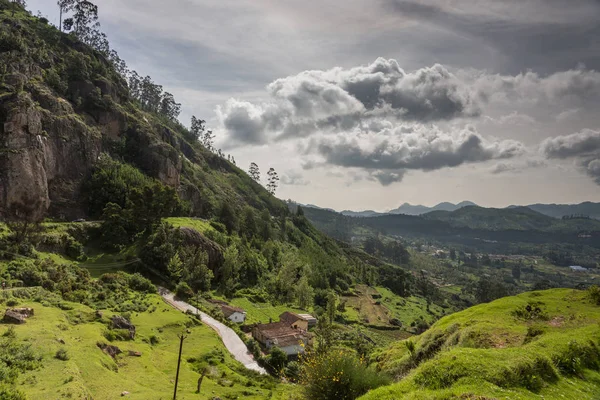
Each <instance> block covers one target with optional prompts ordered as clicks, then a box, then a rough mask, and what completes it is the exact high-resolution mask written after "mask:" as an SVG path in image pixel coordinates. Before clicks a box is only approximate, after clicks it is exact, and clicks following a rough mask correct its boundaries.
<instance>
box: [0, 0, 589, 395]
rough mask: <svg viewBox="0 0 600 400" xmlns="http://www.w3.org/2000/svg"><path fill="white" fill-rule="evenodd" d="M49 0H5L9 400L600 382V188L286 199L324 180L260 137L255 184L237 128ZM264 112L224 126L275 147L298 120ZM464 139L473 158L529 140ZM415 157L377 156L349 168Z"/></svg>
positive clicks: (566, 388)
mask: <svg viewBox="0 0 600 400" xmlns="http://www.w3.org/2000/svg"><path fill="white" fill-rule="evenodd" d="M57 6H58V9H59V11H60V22H59V23H58V26H56V24H54V23H53V22H52V21H51V20H49V19H48V18H46V17H44V16H43V15H42V14H41V13H38V14H37V15H34V14H33V13H31V12H30V11H27V9H26V5H25V2H24V1H22V0H19V1H9V0H0V283H1V285H2V286H1V288H0V306H1V307H0V313H1V317H0V319H1V321H0V399H2V400H4V399H6V400H27V399H29V400H41V399H81V400H89V399H99V400H103V399H106V400H109V399H115V398H131V399H140V400H141V399H144V400H154V399H156V400H158V399H170V398H172V397H176V398H177V399H207V400H221V399H231V400H232V399H273V400H277V399H286V400H355V399H359V398H360V399H364V400H371V399H382V400H383V399H432V400H434V399H439V400H442V399H453V398H460V399H482V400H483V399H485V400H495V399H507V400H508V399H540V398H545V399H564V398H580V399H594V398H596V397H597V393H599V390H600V389H599V388H600V336H599V334H598V326H599V325H598V324H600V289H599V288H598V285H599V282H600V266H599V264H598V261H599V260H600V220H599V219H598V217H599V214H598V204H597V203H591V202H585V203H581V204H578V205H555V204H534V205H530V206H526V207H521V206H511V207H507V208H502V209H495V208H486V207H481V206H477V205H476V204H475V203H472V202H463V203H459V204H452V203H447V202H444V203H440V204H438V205H437V206H435V207H433V208H430V207H425V206H414V205H410V204H404V205H402V206H401V207H400V208H398V209H396V210H392V211H390V212H389V213H378V212H375V211H364V212H351V211H344V212H341V213H338V212H336V211H334V210H332V209H323V208H319V207H317V206H304V205H300V204H298V203H296V202H294V201H291V200H288V201H283V200H282V199H281V197H283V196H282V195H281V193H282V192H283V191H278V190H281V188H280V187H279V185H280V183H281V184H282V185H286V184H287V185H289V186H294V185H296V186H309V185H310V182H308V181H303V180H302V179H301V178H298V177H296V178H298V179H294V175H293V174H291V173H290V172H289V171H285V172H284V171H280V172H281V174H282V175H281V180H280V177H279V174H278V172H277V171H276V170H275V168H279V165H281V164H277V163H272V162H271V160H270V159H269V158H270V157H274V156H273V155H269V157H264V154H262V153H259V152H257V154H261V157H264V159H260V160H258V161H261V163H260V164H261V166H262V168H263V171H262V175H261V170H260V168H259V166H258V164H257V163H255V162H254V161H252V162H251V163H250V166H249V168H247V169H246V166H243V167H242V166H239V165H238V164H237V162H236V159H235V157H234V156H233V155H232V154H227V153H225V152H224V151H223V150H222V149H221V148H219V146H220V145H221V144H223V146H222V147H223V149H225V151H229V150H230V149H233V148H234V147H235V146H230V145H231V144H232V143H233V144H239V143H237V142H235V140H230V141H229V142H227V139H223V138H219V139H215V136H216V135H217V133H222V131H219V128H217V127H215V128H214V129H215V132H213V130H212V129H213V128H211V127H210V126H208V124H210V122H209V123H207V122H206V121H205V120H203V119H201V118H197V117H196V116H195V115H190V116H191V118H189V124H184V123H182V115H185V116H186V117H187V114H186V113H188V114H189V112H190V110H191V109H192V106H193V105H190V106H187V105H184V106H182V104H180V103H178V102H177V101H176V100H175V96H174V95H173V94H171V93H170V92H168V91H166V90H165V89H164V88H163V86H162V85H159V84H158V83H155V82H154V81H153V80H152V78H151V77H150V76H143V75H140V73H138V72H136V71H135V70H133V69H132V66H129V65H127V63H125V61H124V60H123V59H121V57H120V56H119V54H118V53H117V52H116V50H115V49H113V48H112V47H111V46H112V45H111V43H110V42H109V41H108V37H107V36H106V34H104V33H103V32H102V31H101V30H100V24H99V19H100V18H99V16H98V15H99V14H98V10H99V7H98V6H97V5H95V4H94V3H92V2H90V1H83V0H72V1H71V0H62V1H59V2H58V4H57ZM102 7H104V5H101V7H100V9H101V10H102ZM63 13H65V16H66V17H68V18H66V19H64V20H63ZM170 61H171V60H170ZM384 62H386V60H384V59H378V61H377V63H384ZM394 63H395V61H394ZM136 64H137V65H139V64H142V63H140V61H139V60H138V61H137V62H136ZM375 66H376V67H377V71H375V72H373V71H372V72H373V74H372V75H373V76H383V75H385V73H389V72H390V71H392V70H394V71H396V69H397V72H398V74H400V72H401V74H400V75H402V77H405V76H408V75H406V74H405V72H404V71H401V70H400V69H399V67H398V68H395V67H394V68H391V69H390V68H387V69H386V68H383V67H384V65H383V64H382V65H379V64H377V65H375ZM392 67H393V65H392ZM396 67H397V64H396ZM440 68H442V67H441V66H439V65H438V66H436V67H434V68H433V69H432V70H431V71H437V72H440ZM388 69H389V70H390V71H387V70H388ZM336 71H337V70H336ZM340 71H341V70H340ZM353 71H354V70H353ZM385 71H387V72H385ZM431 71H429V70H428V72H427V73H431ZM317 72H318V71H317ZM317 72H314V73H312V74H305V75H306V76H312V75H314V74H317ZM338 72H339V71H338ZM442 72H443V71H442ZM173 73H175V72H173ZM336 74H337V72H336ZM336 74H333V73H332V76H333V75H336ZM342 75H343V74H342V73H341V72H340V76H342ZM336 76H337V75H336ZM440 76H441V77H442V78H443V77H444V76H446V74H444V73H441V75H440ZM442 78H436V79H431V81H432V82H437V81H439V79H442ZM394 79H396V78H394ZM397 79H400V78H397ZM418 81H423V82H425V81H428V80H427V79H419V80H418ZM278 84H282V81H276V82H275V83H274V84H271V85H269V88H270V89H269V90H273V91H274V92H277V90H279V89H277V88H278ZM328 85H330V86H331V87H335V88H336V89H335V90H333V89H332V90H328V91H327V93H328V96H330V97H331V96H333V95H332V93H333V94H335V93H339V92H340V91H341V90H342V88H341V86H340V87H338V86H335V85H334V83H332V82H329V83H328ZM299 86H302V87H304V86H306V87H308V88H312V87H313V86H310V85H299ZM359 86H360V85H359ZM351 88H352V85H350V84H349V85H347V87H345V89H344V90H346V89H347V90H350V91H352V90H351ZM330 89H331V88H330ZM286 90H289V88H288V89H286ZM311 90H312V89H311ZM311 90H308V92H311ZM358 91H359V92H360V90H358ZM284 92H285V93H287V92H286V91H285V90H282V93H284ZM317 92H318V91H317ZM425 92H426V91H425ZM442 92H444V90H441V89H439V88H438V89H436V90H433V91H432V93H437V94H439V93H442ZM353 93H354V92H353ZM415 93H416V92H415ZM419 93H420V92H419ZM354 95H357V96H358V94H357V93H354ZM348 96H349V97H352V96H351V95H350V94H348ZM415 96H416V95H415V94H414V93H412V94H410V95H409V96H405V97H406V98H411V99H412V98H413V97H415ZM405 97H402V96H400V98H405ZM417 97H418V96H417ZM458 97H460V96H458ZM352 98H353V99H354V100H353V101H352V104H354V105H355V106H356V107H358V105H357V104H358V100H357V99H356V98H354V97H352ZM294 99H295V102H291V103H293V104H295V105H298V104H304V103H303V102H302V101H300V100H298V99H297V98H294ZM411 101H412V102H414V101H416V100H414V99H413V100H411ZM249 104H251V103H248V102H242V101H237V102H235V101H232V102H229V103H228V107H230V106H231V107H233V106H237V107H241V108H243V107H247V106H248V105H249ZM306 104H312V103H311V102H310V101H309V102H307V103H306ZM424 104H426V106H423V107H421V106H419V107H417V108H416V111H418V112H425V110H428V109H429V108H431V107H433V106H434V105H436V104H437V105H439V104H445V102H443V101H442V102H441V103H438V102H436V101H434V102H433V103H432V102H431V101H429V100H428V101H426V102H424ZM387 106H390V107H391V105H389V104H388V105H386V107H387ZM412 106H414V104H412V105H410V107H409V108H408V109H406V108H401V109H399V110H397V111H398V117H399V118H400V117H404V116H407V117H408V114H407V113H409V114H410V112H411V107H412ZM270 107H271V108H269V110H270V111H274V110H276V106H275V105H271V106H270ZM361 107H363V108H364V105H361V106H360V107H359V108H360V109H362V108H361ZM415 107H416V106H415ZM314 108H315V110H317V109H321V108H323V107H317V106H315V107H314ZM421 108H423V110H421ZM323 109H324V110H326V109H327V107H325V108H323ZM461 109H462V108H461ZM182 110H183V111H182ZM219 110H221V111H219V112H222V113H223V114H222V116H224V115H225V114H226V113H227V112H226V111H227V110H226V109H225V108H223V109H219ZM256 110H258V108H257V109H256ZM256 110H254V114H252V117H253V118H256V119H255V120H242V122H240V123H234V122H231V121H230V123H229V125H227V124H225V125H227V128H228V129H234V128H239V129H242V128H244V129H246V128H248V127H254V129H256V131H253V132H250V134H249V136H251V139H252V140H254V141H255V142H254V143H253V144H252V145H259V147H260V146H262V147H264V148H266V147H268V146H266V144H267V143H266V142H264V143H263V142H262V140H265V139H264V138H263V136H261V134H259V133H260V132H258V131H259V130H260V129H259V128H261V127H262V128H264V129H266V127H267V126H268V127H269V129H270V128H271V127H281V125H282V124H283V123H284V122H282V121H284V120H286V118H292V114H293V113H291V111H289V110H287V109H286V110H287V111H286V113H287V114H285V116H284V117H282V118H281V119H280V120H277V123H275V122H273V121H271V122H270V123H267V122H266V119H267V117H269V116H268V115H263V116H261V117H260V118H259V117H258V116H257V115H258V114H259V113H258V111H256ZM315 110H312V111H311V112H308V111H307V112H306V113H300V114H299V115H302V116H303V118H304V117H307V116H308V115H309V114H311V113H312V112H316V111H315ZM385 110H386V108H385V107H383V108H382V112H383V111H385ZM238 111H239V110H238ZM322 111H323V110H320V111H319V112H322ZM371 111H373V110H371ZM371 111H369V112H371ZM412 111H413V112H414V111H415V109H413V110H412ZM255 114H256V115H255ZM239 115H243V113H241V114H239ZM239 115H238V116H239ZM447 117H448V116H445V117H442V118H447ZM472 117H475V114H473V115H472ZM261 118H262V119H261ZM325 120H327V121H329V119H325ZM325 120H324V121H325ZM333 120H337V119H336V118H333V119H331V121H333ZM341 120H344V121H345V118H343V119H341ZM257 121H258V122H257ZM221 122H223V121H221ZM223 123H224V122H223ZM321 123H324V122H323V121H319V123H318V124H315V129H316V127H317V126H320V124H321ZM188 125H189V126H188ZM386 126H387V125H386ZM221 128H222V127H221ZM273 129H274V128H273ZM290 129H291V131H293V132H296V133H297V134H299V135H300V134H301V133H302V131H303V129H305V128H304V126H303V125H302V124H301V125H298V126H295V125H294V126H291V128H290ZM386 129H387V128H386ZM470 129H471V128H469V132H471V134H472V131H471V130H470ZM432 131H435V130H432ZM407 132H408V131H407ZM407 132H404V133H407ZM407 134H408V133H407ZM461 135H463V134H461ZM469 135H470V134H469ZM284 136H285V135H283V134H281V136H280V138H281V140H283V139H285V138H284ZM459 136H460V135H459ZM463 136H464V135H463ZM461 137H462V136H461ZM469 137H470V139H469V140H468V141H467V142H465V143H466V144H469V145H470V146H475V147H469V148H468V149H467V150H469V151H467V153H468V156H469V157H467V158H468V159H467V160H466V161H465V162H467V161H468V162H469V163H471V162H476V161H480V160H481V159H482V158H485V157H490V158H489V159H486V160H485V161H492V160H493V159H505V158H507V157H509V156H512V155H513V154H517V153H519V151H520V149H521V147H520V146H516V145H515V144H514V143H513V142H507V143H504V142H503V143H501V144H493V145H492V144H490V145H488V143H487V142H485V141H484V140H483V139H480V138H479V137H478V136H469ZM473 138H474V139H473ZM238 139H239V138H238ZM417 142H418V143H421V144H422V143H429V144H431V143H434V144H435V143H438V142H441V144H440V146H446V145H448V143H449V142H448V140H441V141H439V140H421V141H418V140H417V141H415V143H417ZM436 145H437V144H436ZM508 145H511V146H512V147H511V149H512V150H511V149H508V150H506V149H505V150H506V151H504V150H503V151H502V152H500V153H498V154H496V155H494V154H495V153H494V152H498V151H499V149H500V148H501V147H503V146H508ZM249 146H250V145H249ZM448 146H450V145H448ZM478 146H479V147H481V148H479V147H478ZM515 146H516V147H515ZM315 147H318V148H319V149H320V150H319V151H323V152H325V151H327V152H330V151H333V148H330V147H328V146H327V145H326V144H324V143H320V144H319V145H318V146H315ZM341 147H344V146H341ZM409 147H410V146H409ZM450 147H452V146H450ZM509 147H510V146H509ZM513 147H514V148H513ZM459 148H460V149H462V148H463V147H462V146H460V147H459ZM299 149H300V147H298V148H297V149H296V150H299ZM403 149H404V147H403ZM263 150H264V149H263ZM438 150H439V149H437V150H436V149H432V150H431V151H424V152H423V154H435V153H436V151H438ZM442 150H444V149H442ZM232 151H233V150H232ZM406 151H409V150H406ZM452 151H454V150H453V148H450V150H448V149H445V150H444V151H443V152H442V153H444V152H446V153H447V152H452ZM298 152H299V153H301V151H298ZM404 152H405V150H402V149H401V151H400V150H399V151H398V152H397V153H398V154H403V153H404ZM409 152H410V151H409ZM456 152H457V154H458V150H457V151H456ZM359 153H360V152H356V154H359ZM384 153H386V152H384V151H382V154H384ZM418 153H419V152H418V151H416V152H415V154H418ZM350 154H351V155H354V156H356V154H355V152H350ZM361 154H362V153H361ZM444 154H445V153H444ZM457 154H454V155H452V156H451V157H446V158H448V159H450V160H451V163H450V164H449V165H447V166H445V167H447V168H450V167H455V166H457V165H456V164H461V163H460V162H456V161H452V160H454V159H455V157H456V156H457ZM519 154H520V153H519ZM458 155H460V154H458ZM332 160H335V158H332ZM303 161H306V164H304V163H303V166H306V169H307V170H309V169H311V168H310V160H308V159H307V160H303ZM430 161H431V160H430ZM406 163H407V161H406V160H404V161H403V162H402V163H401V165H405V164H406ZM271 165H273V166H271ZM371 165H379V161H377V162H375V163H374V164H371ZM427 165H430V164H427ZM594 165H595V164H594ZM265 166H266V168H265ZM590 166H593V165H592V162H591V161H590ZM402 168H404V167H402ZM406 168H408V167H406ZM428 168H430V167H428V166H423V167H422V168H420V169H422V170H423V171H429V169H428ZM440 168H441V167H440ZM417 169H419V168H417ZM434 169H435V168H434ZM423 171H421V172H423ZM590 171H591V170H590ZM328 172H329V171H328ZM388 172H389V171H388ZM406 172H407V171H405V170H404V169H398V168H395V169H394V170H393V172H389V173H382V172H381V171H374V170H373V168H372V167H369V169H368V174H371V175H367V176H361V175H355V176H354V182H355V183H356V182H359V181H369V182H372V183H374V184H375V181H378V182H379V183H381V184H382V185H384V186H385V185H389V184H391V183H393V181H395V180H398V179H400V180H401V179H402V178H403V176H404V174H405V173H406ZM592 172H593V171H592ZM333 174H334V172H332V175H331V176H329V175H327V174H326V175H327V176H328V177H329V178H331V177H332V176H333ZM396 183H399V181H397V182H396ZM356 184H358V183H356ZM283 193H285V192H283ZM334 194H335V193H333V192H332V196H333V195H334ZM278 196H279V197H278ZM174 392H176V395H174Z"/></svg>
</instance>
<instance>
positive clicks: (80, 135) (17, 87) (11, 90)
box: [0, 4, 193, 220]
mask: <svg viewBox="0 0 600 400" xmlns="http://www.w3.org/2000/svg"><path fill="white" fill-rule="evenodd" d="M1 8H2V5H1V4H0V9H1ZM40 30H41V31H42V32H40ZM40 33H42V34H43V35H41V34H40ZM0 65H2V67H1V68H2V70H0V215H1V216H2V217H5V218H6V217H9V216H14V215H17V216H21V217H23V216H27V217H28V218H31V219H35V220H38V219H40V218H42V217H43V216H44V215H46V214H47V213H48V212H50V214H51V215H53V216H55V217H61V216H62V217H64V218H75V217H80V216H84V215H85V206H84V204H83V202H82V198H81V193H80V191H81V184H82V182H83V181H84V179H85V178H86V176H88V174H89V172H90V168H92V167H93V165H94V162H95V161H96V160H97V159H98V157H99V155H100V154H101V153H102V152H113V151H114V149H115V147H118V145H119V144H121V145H128V147H129V149H126V151H127V155H126V158H128V159H129V160H128V161H131V162H134V163H135V164H136V165H137V166H138V167H139V168H140V169H142V170H143V171H144V172H146V173H147V174H149V175H151V176H153V177H155V178H157V179H159V180H161V181H162V182H163V183H165V184H167V185H170V186H172V187H176V188H179V186H180V183H181V182H180V176H181V170H182V157H181V156H180V147H182V146H181V143H180V142H181V140H180V139H179V138H178V137H177V135H176V134H175V133H173V132H171V131H170V129H169V128H168V127H165V126H164V124H162V123H161V122H160V121H157V119H156V117H155V116H152V115H145V113H144V112H143V111H141V110H140V109H139V108H138V107H136V105H135V104H134V103H133V102H132V101H131V99H130V96H129V93H128V89H127V86H126V83H125V81H124V80H123V79H122V78H121V77H120V76H119V75H118V74H116V73H115V72H114V70H113V69H112V66H111V65H110V63H109V62H108V61H107V60H106V59H105V58H104V57H103V56H102V55H101V54H100V53H98V52H95V51H93V50H92V49H90V48H88V47H86V46H83V45H81V44H80V43H78V42H77V41H76V39H74V38H73V37H71V36H69V35H65V34H62V33H60V32H58V31H57V30H56V29H55V28H53V27H51V26H48V25H45V24H44V23H43V22H40V21H39V20H37V18H35V17H31V16H26V17H25V18H21V19H19V18H8V17H4V18H3V20H2V21H0ZM188 192H189V193H192V194H193V190H191V191H190V189H189V188H182V193H184V194H185V193H188ZM191 197H193V196H192V195H191Z"/></svg>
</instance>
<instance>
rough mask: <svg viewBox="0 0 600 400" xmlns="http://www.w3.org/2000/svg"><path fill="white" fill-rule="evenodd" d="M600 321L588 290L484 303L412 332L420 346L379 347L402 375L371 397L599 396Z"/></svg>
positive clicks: (392, 370) (384, 360) (383, 359)
mask: <svg viewBox="0 0 600 400" xmlns="http://www.w3.org/2000/svg"><path fill="white" fill-rule="evenodd" d="M528 307H530V308H528ZM529 310H531V311H529ZM599 323H600V307H599V306H598V305H595V304H593V303H592V301H591V299H590V297H589V295H588V293H587V292H585V291H577V290H570V289H553V290H548V291H541V292H530V293H525V294H521V295H518V296H514V297H507V298H503V299H500V300H496V301H494V302H492V303H489V304H482V305H478V306H475V307H472V308H469V309H467V310H464V311H461V312H459V313H456V314H453V315H450V316H447V317H445V318H443V319H441V320H440V321H438V322H437V323H436V324H434V325H433V326H432V328H431V329H430V330H428V331H427V332H425V333H424V334H422V335H421V336H418V337H415V338H412V339H410V340H409V341H410V343H412V344H414V349H412V352H411V350H409V348H410V347H411V346H410V345H407V343H409V342H408V341H403V342H398V343H395V344H394V345H392V346H390V347H389V348H387V349H385V350H381V351H379V352H377V354H375V355H374V356H373V360H374V362H375V364H376V366H377V368H379V369H381V370H383V371H385V372H387V373H389V374H392V375H393V376H395V377H396V378H397V379H398V380H399V382H398V383H396V384H394V385H392V386H388V387H384V388H380V389H378V390H375V391H373V392H372V393H369V394H367V395H366V396H364V397H363V399H364V400H372V399H377V400H386V399H451V398H464V399H541V398H545V399H565V398H568V399H573V398H578V399H596V398H597V396H598V393H600V373H599V371H600V349H599V345H600V329H599V325H598V324H599Z"/></svg>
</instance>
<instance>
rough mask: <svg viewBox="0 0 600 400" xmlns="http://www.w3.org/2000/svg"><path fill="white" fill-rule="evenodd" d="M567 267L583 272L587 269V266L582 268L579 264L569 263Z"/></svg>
mask: <svg viewBox="0 0 600 400" xmlns="http://www.w3.org/2000/svg"><path fill="white" fill-rule="evenodd" d="M569 268H571V270H573V271H576V272H585V271H587V268H584V267H582V266H581V265H571V266H570V267H569Z"/></svg>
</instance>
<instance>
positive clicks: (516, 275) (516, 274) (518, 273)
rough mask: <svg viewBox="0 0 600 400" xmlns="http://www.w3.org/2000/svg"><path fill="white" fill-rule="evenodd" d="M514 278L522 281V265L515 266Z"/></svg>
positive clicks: (513, 268) (513, 270) (513, 269)
mask: <svg viewBox="0 0 600 400" xmlns="http://www.w3.org/2000/svg"><path fill="white" fill-rule="evenodd" d="M512 276H513V278H515V279H517V280H519V279H521V266H520V265H513V267H512Z"/></svg>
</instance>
